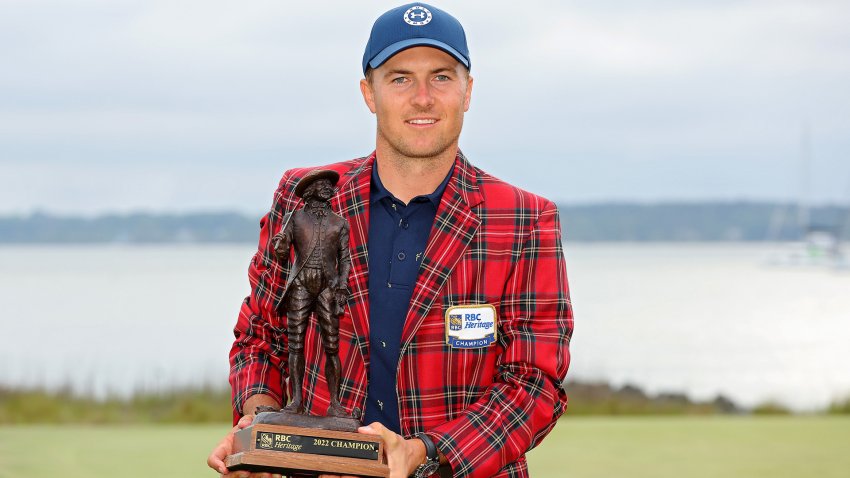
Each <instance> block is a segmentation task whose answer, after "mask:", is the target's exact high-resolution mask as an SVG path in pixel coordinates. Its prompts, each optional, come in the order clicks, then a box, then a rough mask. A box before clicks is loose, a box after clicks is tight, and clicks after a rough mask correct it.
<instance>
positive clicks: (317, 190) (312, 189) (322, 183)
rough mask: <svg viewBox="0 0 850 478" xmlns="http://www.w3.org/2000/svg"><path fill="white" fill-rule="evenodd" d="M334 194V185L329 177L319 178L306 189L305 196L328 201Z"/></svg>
mask: <svg viewBox="0 0 850 478" xmlns="http://www.w3.org/2000/svg"><path fill="white" fill-rule="evenodd" d="M333 195H334V187H333V185H332V184H331V182H330V181H328V180H327V179H319V180H317V181H316V182H314V183H313V184H311V185H309V186H307V189H305V190H304V197H305V198H307V199H322V200H324V201H327V200H328V199H330V198H331V197H333Z"/></svg>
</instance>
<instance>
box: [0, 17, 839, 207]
mask: <svg viewBox="0 0 850 478" xmlns="http://www.w3.org/2000/svg"><path fill="white" fill-rule="evenodd" d="M440 5H441V7H443V8H445V9H447V10H449V11H451V12H453V13H454V14H455V15H456V16H457V17H458V18H460V19H461V20H462V22H463V23H464V25H465V27H466V30H467V33H468V37H469V42H470V48H471V51H472V61H473V74H474V76H475V77H476V84H475V85H476V86H475V90H474V94H473V104H472V109H471V111H470V113H469V114H468V116H467V119H466V122H465V130H464V135H463V137H462V138H461V144H462V147H463V148H464V150H465V151H466V152H467V153H468V154H469V155H470V156H471V157H472V159H473V160H474V161H475V162H476V163H477V164H479V165H481V166H482V167H484V168H485V169H487V170H488V171H491V172H493V173H495V174H497V175H500V176H502V177H504V178H505V179H507V180H510V181H512V182H516V183H519V184H520V185H522V186H524V187H526V188H528V189H531V190H534V191H536V192H540V193H543V194H545V195H547V196H549V197H552V198H554V199H559V200H569V201H587V200H597V199H606V198H608V199H613V198H616V199H629V198H632V199H664V198H680V197H712V198H716V197H721V198H722V197H730V198H731V197H764V198H777V197H780V198H789V197H793V196H794V195H795V194H796V193H795V186H794V184H795V179H794V174H795V172H796V171H797V170H798V169H799V167H798V162H799V160H798V156H799V155H798V150H799V134H800V129H801V125H802V123H803V122H806V121H808V122H809V123H810V124H811V125H812V129H813V138H814V140H813V144H814V151H815V161H814V168H815V170H814V172H813V183H814V188H813V189H814V190H815V191H817V194H816V196H817V198H819V199H820V200H828V199H832V200H841V199H846V198H847V194H848V193H847V189H846V188H847V181H848V180H850V166H848V165H847V163H848V162H847V161H846V158H847V156H848V152H850V139H848V138H850V134H848V133H850V120H848V116H847V115H846V111H847V110H848V107H850V90H848V89H847V88H846V87H844V85H846V84H848V83H850V32H848V30H847V29H846V25H847V24H848V20H850V6H847V5H846V2H839V1H787V0H784V1H783V0H780V1H713V2H709V1H692V2H673V1H661V0H657V1H631V2H626V1H613V2H595V3H588V2H547V1H530V2H524V3H523V5H522V8H517V7H516V5H515V4H510V3H506V2H469V1H467V2H442V3H441V4H440ZM391 6H394V4H390V3H387V2H376V1H370V2H356V3H355V2H347V3H339V4H331V5H326V4H291V3H287V2H279V1H271V0H262V1H252V2H242V3H234V2H224V1H205V2H201V1H194V0H192V1H180V2H170V1H164V0H148V1H114V0H112V1H105V0H104V1H92V0H89V1H83V0H75V1H62V2H59V1H55V2H45V1H40V2H39V1H7V2H5V3H4V15H2V17H0V56H2V57H3V58H4V64H5V65H6V67H5V68H4V75H2V76H0V175H3V176H8V175H10V174H15V175H17V177H16V178H15V179H14V180H8V182H7V184H5V186H7V187H8V188H10V189H8V190H7V191H6V192H5V193H4V194H5V195H6V198H10V197H11V198H19V199H14V200H11V201H10V200H8V199H7V200H4V201H3V203H2V206H0V212H5V211H25V210H28V209H31V208H33V207H36V206H38V205H39V204H41V203H47V204H60V205H66V206H67V207H69V208H70V207H71V205H72V204H76V205H77V206H73V207H79V208H82V209H85V210H100V209H103V210H108V209H109V208H110V207H123V208H159V207H162V208H166V209H169V208H185V207H188V205H189V204H193V205H194V204H196V202H193V201H191V200H189V199H187V197H185V196H188V197H196V196H197V197H208V198H209V199H208V200H206V201H200V202H205V203H209V204H213V203H215V204H222V205H226V204H227V201H226V200H221V199H220V198H218V197H216V198H212V197H210V195H211V194H212V192H211V191H209V190H208V189H205V188H204V187H203V185H202V184H199V183H197V182H196V178H197V176H196V175H195V174H194V173H192V171H197V170H199V169H202V170H203V171H204V174H205V175H206V176H205V180H206V181H207V182H208V183H209V182H210V181H212V182H216V181H214V180H213V179H212V178H214V177H216V176H221V177H224V178H228V177H231V178H236V177H239V178H240V181H238V182H235V183H234V184H230V185H229V186H227V187H226V188H225V189H229V190H230V193H231V194H233V197H234V198H242V199H238V200H237V199H234V200H233V201H232V205H233V206H234V207H235V208H240V209H241V208H242V205H243V204H242V203H243V201H245V200H247V199H246V198H249V197H251V198H262V201H261V202H260V203H259V204H257V205H256V207H258V208H259V207H266V202H267V200H266V196H268V192H267V191H263V192H262V194H255V193H254V192H253V191H252V190H253V189H254V188H256V187H258V186H256V185H257V184H259V183H264V184H265V183H273V182H274V181H275V180H276V178H272V179H269V178H268V176H276V175H278V174H279V173H280V171H282V169H283V168H285V167H289V166H294V165H300V164H319V162H321V161H325V160H327V161H331V160H336V159H348V158H350V157H354V156H359V155H362V154H366V153H368V152H369V150H371V148H372V147H373V145H374V142H373V141H374V119H373V117H372V116H371V115H370V114H369V113H368V111H367V110H366V108H365V107H364V106H363V104H362V99H361V98H360V96H359V90H358V88H357V82H358V80H359V78H360V70H359V69H360V58H361V55H362V48H363V45H364V44H365V41H366V38H367V36H368V29H369V26H370V25H371V23H372V22H373V21H374V19H375V18H376V17H377V16H378V15H379V14H380V13H382V12H383V11H384V10H386V9H387V8H390V7H391ZM529 160H533V161H536V164H538V165H539V167H540V168H546V169H547V171H551V172H552V173H553V174H548V175H540V174H538V173H535V172H534V171H535V170H536V169H535V168H528V167H527V164H528V161H529ZM45 165H47V166H49V167H50V169H51V171H53V172H54V174H53V175H42V174H39V173H38V171H39V169H38V168H39V167H43V166H45ZM107 165H108V166H109V167H106V166H107ZM113 165H115V166H114V167H113ZM152 166H155V167H156V168H157V171H158V172H157V174H158V176H153V175H145V174H141V175H137V176H138V179H139V180H140V181H148V182H149V183H150V187H149V188H148V189H149V190H164V189H168V188H164V189H163V187H161V185H162V184H180V185H181V186H180V187H181V188H183V189H189V190H191V194H186V195H185V196H181V195H180V194H163V195H161V196H159V197H161V198H164V197H168V198H171V199H168V200H163V199H154V197H153V196H152V195H149V194H148V195H146V194H143V193H142V191H144V188H140V190H139V191H137V192H134V193H132V194H130V193H131V192H132V190H125V191H123V192H121V197H123V198H124V199H122V200H121V201H110V200H105V199H106V198H107V197H108V196H106V195H109V194H117V193H116V192H115V191H111V190H107V189H103V188H93V189H90V190H87V189H85V188H81V189H80V190H79V191H75V192H73V193H72V192H69V190H68V189H65V188H63V187H60V185H58V184H57V181H59V178H65V179H67V178H75V179H79V180H81V181H84V180H85V178H86V177H90V176H91V175H90V174H88V175H87V174H81V173H79V172H80V171H88V172H91V171H101V173H98V174H113V175H115V178H114V181H116V182H117V181H118V180H119V179H120V177H121V176H122V171H124V170H122V169H121V168H126V171H143V170H144V168H146V167H152ZM99 168H100V169H99ZM767 170H770V171H767ZM54 176H55V177H54ZM544 176H545V177H544ZM561 178H570V179H568V180H566V181H567V186H568V187H565V184H564V183H563V181H564V180H562V179H561ZM103 181H107V180H106V177H104V178H103ZM23 184H30V185H31V184H44V187H43V189H40V190H39V192H38V194H37V195H36V196H37V197H40V198H43V201H42V202H41V203H39V202H38V201H37V197H33V194H34V191H33V190H32V186H27V187H26V188H28V189H26V190H24V189H25V187H24V186H21V185H23ZM36 189H38V188H36ZM68 195H74V197H77V196H78V195H90V196H91V198H90V199H85V200H82V199H81V200H76V199H75V200H69V197H68ZM22 198H30V199H27V200H24V199H22ZM118 204H120V205H121V206H118ZM51 207H52V206H51ZM192 207H194V206H192ZM248 209H250V207H249V208H248Z"/></svg>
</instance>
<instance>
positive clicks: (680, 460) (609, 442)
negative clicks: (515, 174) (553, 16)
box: [0, 416, 850, 478]
mask: <svg viewBox="0 0 850 478" xmlns="http://www.w3.org/2000/svg"><path fill="white" fill-rule="evenodd" d="M227 429H228V427H227V426H226V425H126V426H122V425H109V426H81V425H65V426H56V425H49V426H47V425H45V426H30V425H27V426H6V427H0V477H4V478H6V477H8V478H16V477H27V478H41V477H51V478H53V477H56V476H61V477H63V478H77V477H91V478H97V477H112V476H120V477H121V478H135V477H160V476H162V477H172V476H174V477H177V476H179V477H186V478H190V477H208V478H209V477H214V476H216V475H215V473H214V472H213V471H212V470H209V469H207V468H206V464H205V461H206V456H207V453H209V451H210V450H211V448H212V447H213V445H214V444H215V443H216V442H217V441H218V440H219V439H220V438H221V437H222V436H223V435H224V433H225V432H226V430H227ZM848 443H850V418H848V417H844V416H818V417H794V416H789V417H786V416H779V417H629V418H608V417H587V418H585V417H570V418H565V419H563V420H561V422H560V423H559V424H558V426H557V427H556V428H555V430H554V431H553V432H552V434H551V435H550V436H549V437H547V439H546V440H545V441H544V442H543V444H542V445H541V446H540V447H538V448H537V449H536V450H534V451H532V452H531V454H530V455H529V463H530V467H531V471H532V476H533V477H535V478H548V477H615V476H629V477H630V478H639V477H653V478H661V477H720V476H722V477H747V478H750V477H759V476H765V477H770V478H783V477H794V478H799V477H801V476H817V477H819V478H827V477H839V476H841V477H846V476H848V475H847V470H850V454H848V453H846V451H847V447H848Z"/></svg>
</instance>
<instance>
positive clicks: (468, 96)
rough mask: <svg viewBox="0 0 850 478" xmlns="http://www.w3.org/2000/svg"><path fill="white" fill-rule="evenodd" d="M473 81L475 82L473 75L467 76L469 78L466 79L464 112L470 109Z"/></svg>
mask: <svg viewBox="0 0 850 478" xmlns="http://www.w3.org/2000/svg"><path fill="white" fill-rule="evenodd" d="M472 83H473V80H472V77H471V76H469V77H467V80H466V95H464V98H463V112H464V113H466V112H467V111H469V102H470V100H472Z"/></svg>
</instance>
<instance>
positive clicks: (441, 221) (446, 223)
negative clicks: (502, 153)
mask: <svg viewBox="0 0 850 478" xmlns="http://www.w3.org/2000/svg"><path fill="white" fill-rule="evenodd" d="M483 200H484V198H483V196H482V195H481V193H480V192H479V190H478V175H477V174H476V171H475V169H474V168H473V167H472V165H470V164H469V161H468V160H467V159H466V157H465V156H464V155H463V153H461V152H460V151H458V155H457V158H456V159H455V168H454V173H453V176H452V178H451V179H450V180H449V182H448V184H446V189H445V191H444V192H443V196H442V198H441V199H440V206H439V208H437V215H436V217H435V218H434V225H433V226H431V234H430V235H429V237H428V245H427V247H426V248H425V254H424V256H423V259H422V264H421V265H420V266H419V277H418V279H417V280H416V286H415V287H414V289H413V294H412V296H411V298H410V309H409V310H408V312H407V318H406V319H405V322H404V330H403V332H402V335H401V343H402V347H401V350H402V353H404V350H405V349H406V348H407V346H408V345H409V342H410V340H411V338H412V337H413V335H414V334H415V333H416V331H417V330H418V329H419V326H420V325H422V322H423V321H424V320H425V316H426V315H427V314H428V311H429V310H430V309H431V305H432V304H433V303H434V299H435V298H436V297H437V294H439V292H440V290H441V289H442V287H443V284H445V282H446V280H447V279H448V277H449V275H450V274H451V272H452V269H454V267H455V265H456V264H457V262H458V261H459V260H460V258H461V256H463V253H464V252H465V251H466V249H467V248H468V247H469V244H470V243H471V242H472V240H473V238H475V233H476V232H477V231H478V227H479V226H480V225H481V219H479V217H478V215H477V214H476V213H475V212H474V211H473V208H475V207H476V206H478V204H480V203H481V202H482V201H483Z"/></svg>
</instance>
